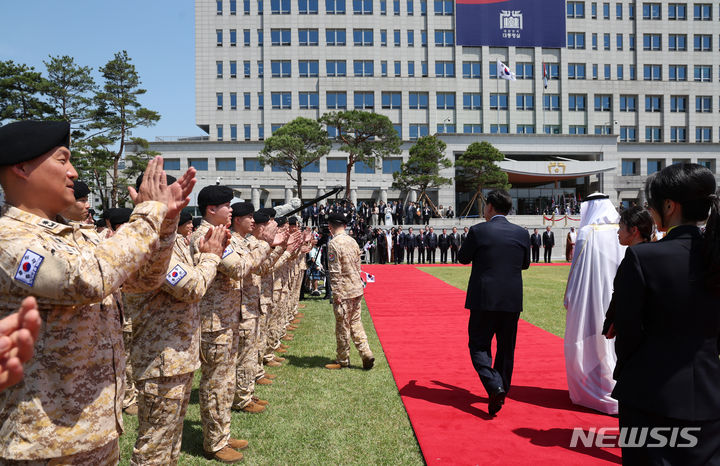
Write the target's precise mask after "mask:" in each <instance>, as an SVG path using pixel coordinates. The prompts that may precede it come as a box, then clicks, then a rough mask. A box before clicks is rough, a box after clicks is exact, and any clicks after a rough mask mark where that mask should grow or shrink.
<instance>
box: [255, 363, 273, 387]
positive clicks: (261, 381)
mask: <svg viewBox="0 0 720 466" xmlns="http://www.w3.org/2000/svg"><path fill="white" fill-rule="evenodd" d="M278 365H279V363H278ZM255 383H256V384H258V385H272V383H273V381H272V380H270V379H268V378H265V377H262V378H260V379H258V381H257V382H255Z"/></svg>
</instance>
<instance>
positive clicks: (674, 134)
mask: <svg viewBox="0 0 720 466" xmlns="http://www.w3.org/2000/svg"><path fill="white" fill-rule="evenodd" d="M670 142H687V128H685V127H684V126H673V127H671V128H670Z"/></svg>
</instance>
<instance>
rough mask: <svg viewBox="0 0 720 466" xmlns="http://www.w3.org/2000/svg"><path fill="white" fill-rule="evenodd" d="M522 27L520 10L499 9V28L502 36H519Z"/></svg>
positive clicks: (515, 37) (517, 37)
mask: <svg viewBox="0 0 720 466" xmlns="http://www.w3.org/2000/svg"><path fill="white" fill-rule="evenodd" d="M522 28H523V14H522V11H521V10H500V29H501V30H502V36H503V37H509V38H513V39H519V38H520V31H522Z"/></svg>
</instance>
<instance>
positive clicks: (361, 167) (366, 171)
mask: <svg viewBox="0 0 720 466" xmlns="http://www.w3.org/2000/svg"><path fill="white" fill-rule="evenodd" d="M353 168H354V169H355V173H357V174H363V175H370V174H373V173H375V167H374V166H370V165H369V164H367V163H365V162H362V161H358V162H355V164H354V165H353Z"/></svg>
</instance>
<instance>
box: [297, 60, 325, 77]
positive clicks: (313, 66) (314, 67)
mask: <svg viewBox="0 0 720 466" xmlns="http://www.w3.org/2000/svg"><path fill="white" fill-rule="evenodd" d="M298 69H299V71H300V77H301V78H317V77H318V76H319V74H320V71H319V70H320V62H319V61H317V60H300V61H298Z"/></svg>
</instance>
